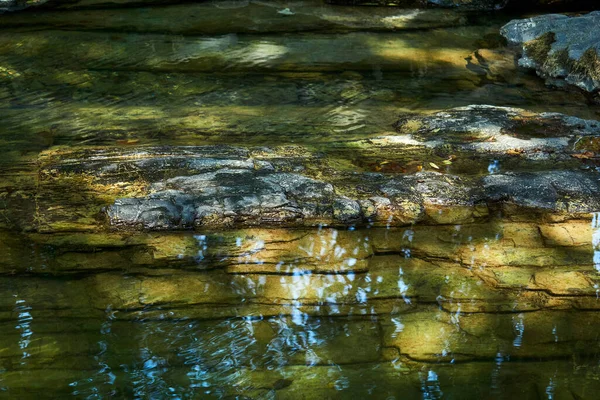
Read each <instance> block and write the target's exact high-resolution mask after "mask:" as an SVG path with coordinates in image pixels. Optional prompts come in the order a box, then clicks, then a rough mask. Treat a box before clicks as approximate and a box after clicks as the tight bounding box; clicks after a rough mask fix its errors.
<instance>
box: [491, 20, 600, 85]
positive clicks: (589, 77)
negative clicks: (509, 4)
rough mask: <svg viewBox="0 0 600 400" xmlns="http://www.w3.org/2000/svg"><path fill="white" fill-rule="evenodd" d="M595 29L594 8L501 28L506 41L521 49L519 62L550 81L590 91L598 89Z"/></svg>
mask: <svg viewBox="0 0 600 400" xmlns="http://www.w3.org/2000/svg"><path fill="white" fill-rule="evenodd" d="M599 32H600V12H598V11H594V12H591V13H589V14H585V15H580V16H573V17H570V16H567V15H562V14H550V15H541V16H537V17H533V18H529V19H522V20H514V21H511V22H510V23H508V24H507V25H505V26H504V27H502V29H501V33H502V35H503V36H504V37H505V38H506V39H507V40H508V41H509V42H510V43H512V44H515V45H518V46H521V48H522V51H523V55H522V57H521V58H520V59H519V65H521V66H523V67H527V68H533V69H535V70H536V71H537V73H538V75H540V76H542V77H544V78H546V79H547V80H548V81H549V82H551V83H554V84H559V85H560V83H561V81H562V80H564V81H566V82H567V83H570V84H572V85H576V86H578V87H579V88H581V89H583V90H585V91H587V92H591V93H597V92H598V90H600V58H599V51H600V33H599Z"/></svg>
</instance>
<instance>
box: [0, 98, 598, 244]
mask: <svg viewBox="0 0 600 400" xmlns="http://www.w3.org/2000/svg"><path fill="white" fill-rule="evenodd" d="M396 127H397V130H398V134H397V135H393V134H390V135H386V136H383V137H375V138H372V139H367V140H357V141H346V142H340V143H339V144H338V145H336V146H338V147H335V146H332V147H331V149H330V150H328V151H327V152H315V151H314V149H311V148H307V147H302V146H282V147H273V148H266V147H248V148H244V147H239V146H164V147H157V146H140V147H129V146H105V147H79V148H68V149H67V148H62V147H55V148H53V149H51V150H48V151H45V152H42V153H41V155H40V156H39V157H38V158H37V160H34V163H32V165H35V167H34V168H36V170H35V171H34V172H32V174H34V176H35V181H34V182H33V181H32V180H31V179H29V178H27V177H21V175H19V174H16V175H14V174H13V175H11V177H12V178H11V179H12V180H10V181H7V183H6V184H5V186H4V187H2V192H1V193H0V194H1V195H2V198H3V199H4V203H3V206H4V209H3V219H1V220H0V226H2V227H6V228H16V227H19V228H20V229H22V230H37V231H41V232H56V231H73V230H77V231H90V230H91V231H97V230H98V229H105V228H107V227H112V228H117V229H134V230H135V229H145V230H168V229H199V228H202V227H238V226H240V227H241V226H257V225H260V226H278V227H281V226H315V225H318V224H335V225H344V226H349V225H356V226H360V225H373V224H374V225H380V226H393V225H406V224H412V223H416V222H425V223H430V224H458V223H470V222H475V221H481V220H486V219H487V218H488V216H489V215H491V214H493V212H494V211H495V210H500V211H502V212H504V213H505V215H507V216H508V217H510V218H512V217H514V218H516V219H525V220H527V219H531V218H533V217H534V215H535V216H536V217H539V214H544V215H547V214H557V215H559V216H561V217H560V218H572V217H573V215H571V214H582V213H583V214H586V213H591V212H595V211H598V210H600V200H599V199H600V196H598V187H599V184H600V183H599V181H598V173H597V167H598V156H597V154H598V152H599V151H600V128H599V126H598V122H596V121H591V120H582V119H578V118H574V117H568V116H565V115H561V114H550V113H543V114H536V113H531V112H526V111H524V110H519V109H514V108H502V107H492V106H469V107H463V108H456V109H450V110H446V111H443V112H439V113H434V114H428V115H415V114H410V115H404V116H402V118H401V119H400V121H399V122H398V123H397V125H396ZM532 211H535V213H531V212H532ZM530 214H531V215H530Z"/></svg>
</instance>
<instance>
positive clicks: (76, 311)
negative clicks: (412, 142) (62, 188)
mask: <svg viewBox="0 0 600 400" xmlns="http://www.w3.org/2000/svg"><path fill="white" fill-rule="evenodd" d="M596 224H597V215H595V216H594V217H593V222H592V223H590V220H589V219H588V220H570V221H566V222H554V223H545V222H544V223H542V222H540V223H533V222H527V223H525V222H511V221H507V220H498V221H491V222H489V223H487V224H481V225H463V226H430V227H427V226H413V227H411V228H395V229H383V228H382V229H379V228H377V229H376V228H371V229H364V230H339V229H334V228H329V227H320V228H319V229H314V230H301V231H293V230H265V229H247V230H243V231H231V232H222V233H202V234H200V233H196V234H194V233H189V234H182V233H177V234H170V233H163V234H161V235H154V234H143V233H142V234H138V235H137V238H136V239H135V241H136V243H138V245H137V246H136V247H135V248H134V249H133V250H132V249H131V248H129V247H123V248H122V249H121V248H119V247H118V246H117V247H114V246H115V243H116V242H115V240H114V239H110V240H108V239H109V238H108V237H107V238H106V243H107V247H103V245H102V244H101V243H102V240H101V238H99V237H98V236H90V237H89V239H90V240H92V238H93V240H94V242H95V243H96V246H99V247H95V250H94V252H93V253H90V252H89V250H87V249H86V247H85V246H83V247H81V249H80V250H78V248H77V247H73V245H68V244H67V243H68V242H65V238H64V237H56V238H55V239H53V237H54V236H52V235H50V236H44V237H41V238H40V237H39V236H32V237H31V238H30V239H29V240H33V241H36V240H44V241H46V242H45V243H46V245H45V246H43V247H41V248H38V250H37V251H38V252H39V251H41V252H42V253H43V252H49V253H52V254H54V255H55V259H54V261H53V260H51V259H49V258H47V257H43V254H37V259H38V260H43V262H44V263H47V262H49V264H47V265H46V269H45V270H40V269H38V268H37V267H36V266H35V265H32V268H30V269H29V275H28V276H19V275H17V276H11V275H3V276H2V277H1V278H0V284H2V285H4V286H3V287H5V288H8V289H9V290H10V292H12V293H15V294H16V293H18V295H15V296H14V297H11V298H10V299H5V300H4V302H3V303H2V307H3V308H2V310H6V311H8V313H6V312H5V311H2V310H0V311H1V312H3V314H1V315H2V316H3V317H2V323H1V325H0V330H1V332H2V335H1V338H2V339H1V340H3V345H2V350H1V352H0V361H1V362H2V368H3V370H2V373H1V374H0V377H1V379H2V384H1V385H2V387H3V390H5V392H6V393H7V394H8V395H10V396H12V397H13V398H37V397H38V396H41V397H48V396H54V397H61V398H65V397H69V396H73V397H75V398H90V399H92V398H108V397H118V398H121V397H124V398H152V399H154V398H156V399H158V398H174V399H185V398H302V396H309V397H310V398H355V397H356V396H363V397H364V396H372V397H377V398H390V399H392V398H395V399H401V398H407V397H408V398H427V399H440V398H460V399H464V398H473V399H475V398H488V397H489V396H492V398H509V397H512V396H517V395H518V396H519V398H537V397H536V396H538V395H541V396H542V397H543V398H560V396H562V394H564V393H575V394H576V396H578V397H576V398H584V399H586V398H590V399H591V398H594V396H595V393H597V392H596V391H597V390H598V386H597V380H596V378H595V377H596V376H598V371H597V366H598V360H599V357H600V346H599V342H598V340H597V327H598V324H600V314H599V313H598V312H597V310H598V309H600V302H598V297H597V291H598V283H599V282H600V277H598V275H597V270H596V268H597V260H596V257H597V251H596V246H595V245H596V240H597V239H596V236H597V235H596V233H597V232H596V230H597V228H596ZM590 227H593V229H591V228H590ZM556 231H561V232H562V235H565V232H566V234H568V235H569V236H570V237H571V238H572V239H573V241H572V242H571V243H570V244H568V243H562V244H560V245H556V244H554V242H553V240H556V239H557V237H556V236H555V233H556ZM77 240H78V241H79V243H83V242H85V241H86V240H87V239H86V238H85V235H84V236H83V237H79V238H77ZM82 240H83V242H82ZM129 240H132V238H129ZM592 245H593V247H592ZM65 246H67V247H65ZM40 249H41V250H40ZM65 251H66V252H65ZM132 251H139V252H143V253H147V254H149V255H150V256H151V257H152V259H153V261H151V262H150V263H148V261H144V264H143V265H138V266H137V267H136V266H134V265H131V264H130V262H131V261H127V259H122V260H123V261H117V262H116V263H115V264H114V265H112V269H106V265H107V263H106V262H105V261H102V258H103V257H108V258H109V259H110V260H119V258H118V257H115V254H116V253H117V254H118V253H120V252H122V253H123V254H128V257H129V258H128V259H129V260H134V259H136V258H139V259H143V260H148V258H147V257H148V256H146V257H145V258H144V257H140V256H136V255H135V254H134V253H131V252H132ZM63 252H64V254H65V255H66V254H69V255H70V257H73V254H75V253H79V254H80V255H81V256H82V257H89V259H88V265H87V266H86V267H87V268H86V269H85V270H82V273H81V274H75V275H73V274H69V273H65V272H61V268H68V266H67V265H66V264H65V263H66V262H68V260H69V258H63V256H61V253H63ZM115 252H116V253H115ZM92 257H93V258H92ZM39 262H42V261H39ZM95 263H98V265H100V266H101V269H100V270H98V271H94V265H95ZM119 263H125V264H119ZM31 271H33V272H31ZM36 271H40V272H36ZM47 271H52V272H53V274H54V276H48V275H46V272H47ZM64 271H67V270H64ZM33 310H35V317H34V314H33ZM49 368H50V369H49ZM525 383H526V384H525ZM523 385H525V386H523ZM536 393H537V394H536Z"/></svg>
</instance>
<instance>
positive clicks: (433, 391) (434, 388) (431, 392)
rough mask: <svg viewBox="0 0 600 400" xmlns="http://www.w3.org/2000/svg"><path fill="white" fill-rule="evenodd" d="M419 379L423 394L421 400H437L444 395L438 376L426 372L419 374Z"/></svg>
mask: <svg viewBox="0 0 600 400" xmlns="http://www.w3.org/2000/svg"><path fill="white" fill-rule="evenodd" d="M419 375H420V379H421V392H422V393H423V400H437V399H441V398H442V397H443V395H444V393H443V392H442V388H441V386H440V382H439V380H438V375H437V374H436V373H435V372H434V371H433V370H429V371H427V374H426V375H425V374H419Z"/></svg>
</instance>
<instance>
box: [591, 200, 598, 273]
mask: <svg viewBox="0 0 600 400" xmlns="http://www.w3.org/2000/svg"><path fill="white" fill-rule="evenodd" d="M592 246H593V249H594V259H593V262H594V268H595V269H596V271H597V272H600V212H596V213H594V216H593V217H592Z"/></svg>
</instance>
